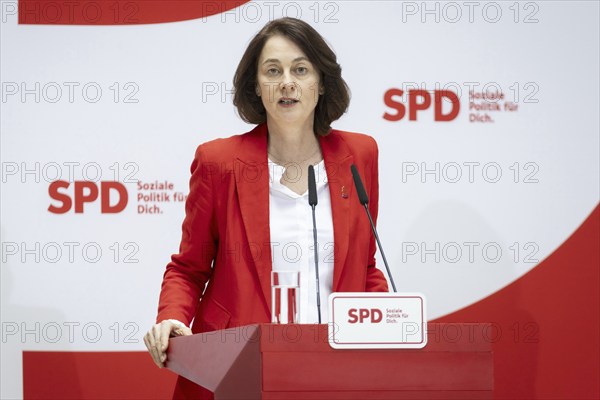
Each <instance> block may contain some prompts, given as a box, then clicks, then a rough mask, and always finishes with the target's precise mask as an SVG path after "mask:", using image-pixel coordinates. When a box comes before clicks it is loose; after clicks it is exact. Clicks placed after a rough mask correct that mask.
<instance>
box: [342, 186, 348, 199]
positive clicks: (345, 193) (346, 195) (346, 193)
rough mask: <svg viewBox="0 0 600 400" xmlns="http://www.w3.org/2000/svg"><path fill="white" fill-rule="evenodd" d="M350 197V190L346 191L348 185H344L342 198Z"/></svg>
mask: <svg viewBox="0 0 600 400" xmlns="http://www.w3.org/2000/svg"><path fill="white" fill-rule="evenodd" d="M347 198H348V192H347V191H346V186H342V199H347Z"/></svg>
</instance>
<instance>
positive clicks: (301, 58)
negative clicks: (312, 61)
mask: <svg viewBox="0 0 600 400" xmlns="http://www.w3.org/2000/svg"><path fill="white" fill-rule="evenodd" d="M298 61H309V60H308V58H306V57H297V58H294V59H293V60H292V62H298ZM270 62H274V63H281V61H279V60H278V59H277V58H267V59H266V60H265V61H264V62H263V65H265V64H267V63H270Z"/></svg>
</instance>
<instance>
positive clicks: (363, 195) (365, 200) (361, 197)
mask: <svg viewBox="0 0 600 400" xmlns="http://www.w3.org/2000/svg"><path fill="white" fill-rule="evenodd" d="M350 170H351V171H352V178H354V186H356V194H358V201H360V204H362V205H363V206H364V205H367V204H369V196H367V192H365V187H364V186H363V183H362V179H360V174H359V173H358V169H356V165H354V164H352V165H351V166H350Z"/></svg>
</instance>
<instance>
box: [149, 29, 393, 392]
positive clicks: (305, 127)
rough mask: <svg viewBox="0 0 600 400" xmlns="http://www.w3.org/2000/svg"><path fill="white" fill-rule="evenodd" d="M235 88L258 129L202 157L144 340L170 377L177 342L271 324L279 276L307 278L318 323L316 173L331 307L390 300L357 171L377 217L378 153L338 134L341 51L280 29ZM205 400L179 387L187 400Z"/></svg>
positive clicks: (259, 38) (308, 32)
mask: <svg viewBox="0 0 600 400" xmlns="http://www.w3.org/2000/svg"><path fill="white" fill-rule="evenodd" d="M234 87H235V95H234V104H235V105H236V107H237V108H238V111H239V114H240V116H241V117H242V118H243V119H244V120H245V121H247V122H249V123H254V124H258V126H256V127H255V128H254V129H253V130H252V131H250V132H248V133H245V134H243V135H238V136H233V137H230V138H227V139H217V140H214V141H211V142H208V143H205V144H202V145H200V146H199V147H198V149H197V151H196V156H195V159H194V162H193V163H192V167H191V171H192V177H191V180H190V194H189V197H188V200H187V202H186V217H185V221H184V223H183V236H182V240H181V246H180V251H179V254H177V255H173V257H172V261H171V262H170V263H169V264H168V265H167V268H166V272H165V274H164V279H163V284H162V291H161V295H160V301H159V310H158V317H157V324H156V325H154V326H153V327H152V328H151V329H150V331H149V332H148V333H147V334H146V336H145V337H144V341H145V343H146V346H147V347H148V349H149V351H150V353H151V354H152V357H153V359H154V361H155V362H156V364H157V365H158V366H160V367H162V366H163V363H164V361H165V359H166V353H165V351H166V348H167V345H168V338H169V337H170V336H178V335H190V334H192V332H194V333H199V332H206V331H211V330H217V329H224V328H228V327H234V326H242V325H247V324H251V323H260V322H270V315H271V313H270V308H271V304H270V303H271V296H270V290H271V289H270V288H271V281H270V279H271V278H270V276H271V271H272V270H289V269H294V270H299V271H301V278H302V282H301V295H300V297H301V302H302V303H301V306H300V311H301V317H300V322H302V323H314V322H316V321H317V319H316V315H317V311H316V287H315V286H316V284H315V281H316V279H312V278H313V277H314V276H315V273H314V269H313V265H314V259H313V254H314V253H313V251H312V247H311V246H312V244H311V243H312V220H311V216H310V215H311V214H310V207H309V205H308V201H307V188H308V177H307V173H306V171H307V169H308V166H309V165H314V166H316V170H317V188H318V196H319V205H318V207H317V209H316V210H317V227H318V229H319V231H318V238H319V240H318V241H319V243H320V244H319V254H320V255H319V261H320V262H319V266H320V268H319V273H320V282H321V284H320V291H321V298H322V299H323V301H321V305H322V307H326V304H327V301H326V300H327V296H328V294H329V293H331V292H335V291H338V292H339V291H343V292H349V291H387V283H386V280H385V278H384V276H383V274H382V273H381V271H379V270H378V269H377V268H375V240H374V239H373V238H372V235H371V232H370V228H369V224H368V219H367V217H366V216H365V215H364V210H363V209H362V206H361V205H360V203H359V201H358V198H357V196H356V194H355V193H354V187H353V183H352V176H351V172H350V166H351V165H352V164H355V165H356V166H357V168H358V170H359V171H360V173H361V174H362V177H363V180H364V182H365V187H366V190H367V193H368V195H369V197H370V204H369V207H370V211H371V213H372V215H373V216H374V218H376V217H377V204H378V201H377V200H378V177H377V155H378V153H377V145H376V143H375V140H374V139H373V138H371V137H369V136H366V135H361V134H356V133H348V132H341V131H336V130H333V129H331V127H330V124H331V122H332V121H335V120H337V119H338V118H339V117H341V116H342V114H343V113H344V112H345V111H346V109H347V107H348V103H349V93H348V88H347V86H346V83H345V82H344V80H343V79H342V77H341V68H340V66H339V64H338V63H337V61H336V56H335V54H334V53H333V51H332V50H331V49H330V48H329V47H328V45H327V44H326V43H325V41H324V40H323V38H322V37H321V36H320V35H319V34H318V33H317V32H316V31H315V30H314V29H313V28H312V27H311V26H310V25H308V24H307V23H305V22H303V21H301V20H298V19H293V18H282V19H278V20H274V21H272V22H270V23H268V24H267V25H266V26H265V27H264V28H263V29H262V30H261V31H260V32H259V33H258V34H257V35H256V36H255V37H254V38H253V40H252V41H251V42H250V44H249V45H248V48H247V49H246V52H245V54H244V56H243V57H242V60H241V61H240V64H239V66H238V68H237V71H236V74H235V77H234ZM319 172H320V173H319ZM350 241H352V244H350ZM290 249H291V251H290ZM207 282H208V284H207ZM200 299H201V300H200ZM326 311H327V310H326V309H324V311H323V320H324V321H326V320H327V312H326ZM192 321H193V324H192V327H191V330H190V328H188V326H189V324H190V323H192ZM204 394H206V393H204ZM200 395H201V388H200V387H199V386H196V385H194V384H192V383H191V382H189V381H187V380H185V379H183V378H179V380H178V385H177V389H176V396H182V397H185V396H190V397H193V396H200Z"/></svg>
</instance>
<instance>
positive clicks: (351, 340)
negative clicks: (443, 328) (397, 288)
mask: <svg viewBox="0 0 600 400" xmlns="http://www.w3.org/2000/svg"><path fill="white" fill-rule="evenodd" d="M426 344H427V316H426V315H425V296H423V295H422V294H421V293H363V292H360V293H332V294H331V295H330V296H329V345H330V346H331V347H333V348H334V349H420V348H423V347H425V345H426Z"/></svg>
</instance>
